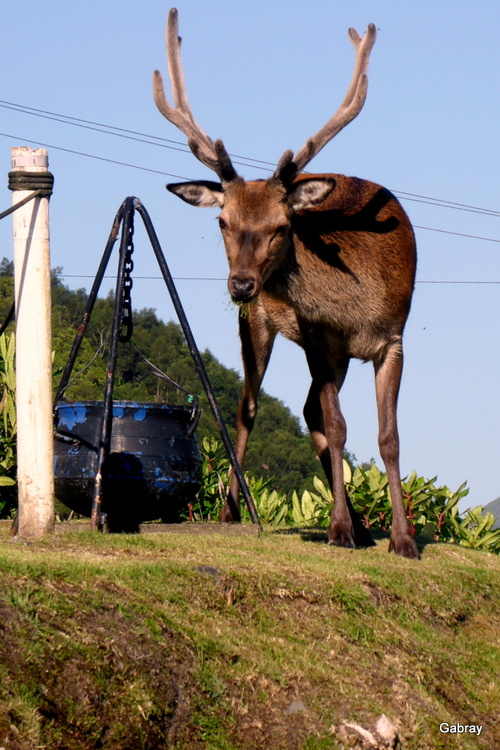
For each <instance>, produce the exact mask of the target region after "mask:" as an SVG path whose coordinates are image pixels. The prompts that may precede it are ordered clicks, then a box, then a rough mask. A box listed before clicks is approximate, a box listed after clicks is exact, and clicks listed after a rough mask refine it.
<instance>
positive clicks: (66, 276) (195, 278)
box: [57, 273, 500, 285]
mask: <svg viewBox="0 0 500 750" xmlns="http://www.w3.org/2000/svg"><path fill="white" fill-rule="evenodd" d="M57 275H58V277H59V278H61V279H93V278H94V276H93V275H92V274H84V273H58V274H57ZM103 279H109V280H114V279H116V276H103ZM173 279H174V281H227V278H226V277H224V276H174V277H173ZM134 280H138V281H164V278H163V276H136V275H135V274H134ZM415 283H416V284H472V285H474V284H494V285H500V281H460V280H451V279H449V280H446V279H442V280H441V279H440V280H437V281H428V280H424V279H422V280H418V281H416V282H415Z"/></svg>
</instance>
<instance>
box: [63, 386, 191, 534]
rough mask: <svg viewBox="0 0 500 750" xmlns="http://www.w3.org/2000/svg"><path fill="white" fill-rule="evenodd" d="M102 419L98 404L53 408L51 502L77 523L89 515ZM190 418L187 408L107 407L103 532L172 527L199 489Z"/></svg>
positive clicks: (119, 403) (132, 404)
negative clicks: (147, 525) (150, 524)
mask: <svg viewBox="0 0 500 750" xmlns="http://www.w3.org/2000/svg"><path fill="white" fill-rule="evenodd" d="M102 415H103V402H100V401H80V402H74V403H65V402H59V403H57V404H56V406H55V408H54V426H55V433H54V434H55V439H54V474H55V491H56V497H57V498H58V499H59V500H61V502H63V503H64V504H65V505H66V506H67V507H68V508H70V509H71V510H74V511H75V512H77V513H80V514H81V515H84V516H90V515H91V508H92V498H93V492H94V487H95V479H96V473H97V470H98V450H99V440H100V436H101V429H102ZM197 416H198V414H197V409H196V408H193V407H191V406H182V405H176V404H151V403H142V402H135V401H134V402H132V401H114V402H113V411H112V425H111V443H110V450H109V455H108V456H107V458H106V460H105V461H104V464H103V472H102V510H103V512H105V513H106V515H107V520H108V525H109V529H110V531H115V530H116V531H120V530H121V531H131V530H136V528H137V525H138V524H139V523H141V522H143V521H151V520H156V519H161V521H163V522H164V523H175V522H177V521H179V520H180V518H181V512H182V510H183V509H186V508H187V505H188V503H189V502H190V501H191V500H193V498H194V496H195V495H196V493H197V492H198V490H199V488H200V486H201V456H200V451H199V448H198V444H197V442H196V438H195V436H194V429H195V427H196V424H197Z"/></svg>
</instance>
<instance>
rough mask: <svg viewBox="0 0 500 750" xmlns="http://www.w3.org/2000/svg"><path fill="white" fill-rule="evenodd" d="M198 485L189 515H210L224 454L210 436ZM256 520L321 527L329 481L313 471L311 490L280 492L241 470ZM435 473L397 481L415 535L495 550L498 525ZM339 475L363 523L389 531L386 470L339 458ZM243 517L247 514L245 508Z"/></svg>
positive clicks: (214, 511)
mask: <svg viewBox="0 0 500 750" xmlns="http://www.w3.org/2000/svg"><path fill="white" fill-rule="evenodd" d="M201 452H202V456H203V487H202V489H201V490H200V492H199V494H198V499H197V501H196V504H195V505H193V507H192V509H191V518H192V519H193V520H210V519H216V518H217V517H218V514H219V512H220V509H221V508H222V504H223V502H224V498H225V496H226V493H227V490H228V486H229V479H230V470H229V460H228V458H227V455H226V452H225V449H224V447H223V446H222V444H221V443H219V442H218V441H216V440H214V439H208V438H205V439H204V440H203V442H202V446H201ZM245 477H246V479H247V482H248V485H249V489H250V491H251V493H252V496H253V498H254V502H255V504H256V507H257V510H258V512H259V515H260V518H261V521H262V522H263V523H264V524H267V525H271V526H292V527H316V528H327V527H328V524H329V521H330V514H331V510H332V505H333V496H332V493H331V490H330V488H329V487H327V486H326V485H325V483H324V482H322V481H321V479H319V478H318V477H314V479H313V484H314V492H312V491H311V492H309V491H307V490H306V491H305V492H303V493H302V494H301V495H300V496H299V495H298V493H297V492H293V493H292V495H291V496H287V495H284V494H282V493H279V492H277V491H276V490H275V489H272V485H273V480H272V478H270V479H269V478H266V479H265V480H264V479H258V478H255V477H253V476H251V475H249V474H245ZM436 479H437V477H433V478H432V479H425V478H424V477H419V476H417V473H416V472H413V474H411V475H410V476H409V477H405V478H404V479H403V481H402V488H403V496H404V499H405V505H406V509H407V513H408V518H409V520H410V525H411V527H412V529H413V531H414V533H415V534H416V535H417V536H422V537H424V538H427V539H429V540H432V541H440V542H448V543H451V544H458V545H461V546H463V547H472V548H475V549H481V550H486V551H488V552H494V553H496V554H500V529H493V525H494V523H495V518H494V516H493V515H492V514H491V513H486V514H485V513H484V510H483V508H482V507H481V506H479V507H477V508H473V509H469V510H467V511H465V512H464V513H463V514H461V513H459V510H458V503H459V501H460V500H461V499H462V498H463V497H465V496H466V495H467V494H468V492H469V490H468V489H467V488H466V483H465V482H464V483H463V484H462V485H460V487H459V488H458V489H457V490H456V491H453V490H450V489H449V488H448V487H445V486H437V485H436V484H435V482H436ZM344 481H345V483H346V488H347V492H348V494H349V496H350V498H351V501H352V504H353V506H354V508H355V510H356V511H357V513H358V514H359V515H360V516H361V518H363V521H364V523H365V526H366V527H367V528H369V529H376V530H381V531H389V529H390V527H391V523H392V507H391V500H390V491H389V483H388V479H387V474H385V473H384V472H381V471H380V469H379V468H378V467H377V466H376V465H375V463H372V464H371V465H370V467H369V468H366V467H363V466H356V467H354V468H352V467H351V466H350V465H349V464H348V463H347V461H344ZM243 517H244V518H246V519H247V520H248V518H249V516H248V513H247V512H246V510H245V509H244V510H243Z"/></svg>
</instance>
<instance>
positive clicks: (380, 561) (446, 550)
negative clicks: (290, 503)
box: [0, 524, 500, 750]
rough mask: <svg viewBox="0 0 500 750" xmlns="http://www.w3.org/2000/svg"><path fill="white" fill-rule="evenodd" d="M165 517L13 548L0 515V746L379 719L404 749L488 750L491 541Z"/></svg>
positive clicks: (497, 588)
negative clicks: (464, 542)
mask: <svg viewBox="0 0 500 750" xmlns="http://www.w3.org/2000/svg"><path fill="white" fill-rule="evenodd" d="M215 528H216V529H217V527H215ZM181 530H182V529H179V531H178V532H176V533H168V534H162V535H160V534H150V535H140V536H139V535H137V536H110V535H107V536H103V535H94V536H91V535H90V534H87V533H82V532H80V533H57V534H55V535H53V536H52V537H51V538H48V539H46V540H44V541H42V542H40V543H36V544H30V545H22V544H19V543H13V542H12V541H11V540H10V538H9V537H8V526H7V525H6V524H5V525H3V527H2V528H1V529H0V633H1V637H0V746H2V747H5V748H9V750H32V749H33V748H40V747H44V748H50V749H51V750H63V749H64V750H89V749H90V748H106V750H140V749H148V750H163V748H176V750H188V749H191V748H201V749H206V750H233V749H235V750H236V749H239V748H248V750H258V749H260V748H262V749H264V748H265V750H268V749H269V748H273V750H281V749H283V750H320V749H326V748H332V749H334V750H335V749H336V748H344V747H359V748H362V747H373V746H372V745H370V743H369V741H368V740H363V739H362V737H361V735H360V734H359V733H356V732H354V730H349V729H347V728H346V727H345V726H344V725H345V724H346V723H348V722H354V723H356V724H359V725H360V726H361V727H362V728H365V729H366V730H369V731H371V732H373V730H374V727H375V722H376V721H377V719H378V718H379V717H380V716H381V715H382V714H385V715H387V717H388V718H389V719H390V720H391V721H392V722H393V723H394V724H395V725H396V727H397V729H398V732H399V737H400V742H401V747H402V748H403V749H404V750H426V749H427V748H428V749H429V750H436V748H454V749H455V748H464V749H466V748H471V749H472V748H491V750H493V748H498V747H500V726H499V724H498V705H499V684H498V675H499V674H500V651H499V649H498V638H499V633H500V559H499V558H498V556H494V555H490V554H487V553H480V552H475V551H472V550H467V549H463V548H460V547H457V546H451V545H438V544H428V545H427V546H426V547H425V550H424V554H423V559H422V561H421V562H418V563H417V562H414V561H409V560H404V559H402V558H397V557H395V556H394V555H389V554H387V539H379V540H378V545H377V547H375V548H373V549H367V550H356V551H349V550H342V549H337V548H331V547H328V546H327V545H326V544H325V543H324V537H323V535H322V534H321V533H314V534H313V533H309V534H307V533H302V534H301V533H286V532H285V533H279V532H274V533H265V534H264V535H262V536H261V537H260V538H258V537H257V536H256V535H255V534H254V533H253V531H254V529H253V528H248V527H243V529H242V531H243V532H244V531H247V533H246V534H243V535H242V534H239V533H238V532H239V531H240V528H239V527H238V528H235V527H229V529H228V530H227V533H225V534H222V533H216V532H215V531H212V532H210V533H208V534H207V533H202V532H206V531H207V525H202V526H201V528H200V527H198V530H197V533H189V534H187V533H181ZM442 722H447V723H450V724H452V723H456V722H460V723H461V724H477V725H482V726H483V730H482V734H481V736H480V737H477V736H472V735H469V734H460V735H457V734H441V733H440V731H439V725H440V724H441V723H442ZM356 738H357V739H356ZM363 742H364V743H365V744H363ZM367 743H368V744H367Z"/></svg>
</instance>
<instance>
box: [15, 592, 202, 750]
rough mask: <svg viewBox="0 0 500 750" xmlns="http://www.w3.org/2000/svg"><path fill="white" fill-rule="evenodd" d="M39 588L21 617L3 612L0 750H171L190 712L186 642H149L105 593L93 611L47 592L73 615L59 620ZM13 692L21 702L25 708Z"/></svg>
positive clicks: (137, 621) (190, 659)
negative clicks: (45, 749)
mask: <svg viewBox="0 0 500 750" xmlns="http://www.w3.org/2000/svg"><path fill="white" fill-rule="evenodd" d="M43 588H44V587H43V585H42V586H41V587H40V589H38V590H35V589H31V592H30V596H29V597H28V598H27V599H26V601H25V606H24V607H23V606H22V602H13V603H12V604H11V605H10V606H9V604H8V603H6V602H3V604H2V607H1V614H2V620H1V623H2V624H1V641H0V663H1V664H2V684H1V688H0V694H1V698H2V700H1V703H0V745H1V744H3V745H4V746H5V747H6V748H9V750H28V749H29V750H31V748H33V747H38V746H42V747H50V748H54V750H55V748H58V749H60V750H89V748H96V749H97V748H109V750H115V749H116V750H128V749H129V748H130V750H136V749H137V748H151V749H153V748H158V750H162V749H163V748H168V747H172V745H173V744H175V742H176V741H178V740H180V739H181V737H182V736H183V735H184V734H185V731H186V726H188V725H189V716H190V712H191V694H192V682H193V677H192V675H193V671H194V663H195V659H194V655H193V653H192V650H191V649H190V648H189V646H188V645H187V644H186V643H185V641H184V640H183V639H182V638H181V637H180V636H179V635H178V634H176V633H174V632H172V631H171V630H170V629H169V628H168V627H167V626H165V625H162V624H159V625H158V627H157V629H156V632H155V634H154V636H153V635H152V634H151V633H150V632H148V629H147V628H145V627H144V625H143V620H144V618H143V617H141V616H140V615H139V614H137V613H136V614H135V616H134V613H133V612H130V611H129V612H127V613H124V612H122V611H120V607H119V606H117V605H115V604H114V603H113V601H112V599H113V596H112V593H111V594H110V596H109V598H110V601H109V603H108V604H107V605H104V606H102V607H101V608H100V610H99V611H95V610H94V609H93V608H92V601H87V602H86V601H85V592H83V596H82V592H81V591H80V592H79V595H78V602H76V601H75V602H74V604H75V606H74V608H72V607H71V604H72V602H71V594H70V592H69V591H68V586H67V585H65V584H64V583H61V586H60V590H59V591H58V590H57V588H58V587H57V586H55V585H54V583H53V582H51V584H50V589H51V591H50V594H51V597H50V598H51V600H52V603H53V604H56V606H57V605H59V602H57V601H55V600H56V599H57V598H58V595H61V596H62V597H63V598H64V608H65V609H66V610H68V611H69V610H71V609H72V610H73V611H70V612H69V614H68V616H66V617H65V616H63V615H61V614H59V613H57V612H54V611H53V610H52V611H51V609H50V606H47V603H46V601H47V599H46V596H45V594H46V593H47V592H46V591H43V590H42V589H43ZM74 588H75V587H73V586H72V587H70V590H71V589H72V593H73V596H75V591H74ZM91 598H92V597H90V599H91ZM16 604H17V607H16ZM20 605H21V606H20ZM20 683H22V684H23V685H24V693H25V697H27V700H25V701H24V702H23V705H22V706H21V704H20V702H19V701H18V700H17V699H16V695H17V694H18V690H17V689H16V688H17V687H18V685H19V684H20ZM26 692H28V693H29V695H28V696H26ZM30 706H31V709H32V710H29V708H30Z"/></svg>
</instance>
